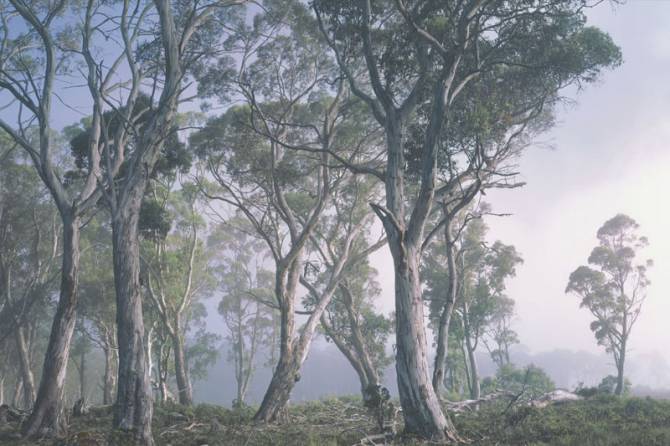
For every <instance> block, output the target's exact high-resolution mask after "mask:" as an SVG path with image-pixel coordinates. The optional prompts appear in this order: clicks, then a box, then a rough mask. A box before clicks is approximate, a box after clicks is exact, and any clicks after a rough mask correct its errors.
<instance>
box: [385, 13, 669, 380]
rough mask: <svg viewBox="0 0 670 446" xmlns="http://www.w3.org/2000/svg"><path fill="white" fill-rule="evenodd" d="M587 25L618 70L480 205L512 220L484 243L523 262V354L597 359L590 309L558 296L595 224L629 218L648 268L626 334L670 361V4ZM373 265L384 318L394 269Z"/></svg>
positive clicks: (514, 289) (598, 17)
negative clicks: (513, 181) (644, 290)
mask: <svg viewBox="0 0 670 446" xmlns="http://www.w3.org/2000/svg"><path fill="white" fill-rule="evenodd" d="M590 22H591V24H593V25H596V26H599V27H601V28H602V29H604V30H605V31H607V32H608V33H610V35H611V36H612V37H613V38H614V40H615V42H616V43H617V44H618V45H619V46H621V48H622V51H623V56H624V64H623V65H622V66H621V67H619V68H618V69H616V70H615V71H612V72H608V73H606V74H605V76H603V78H602V79H601V81H600V82H599V83H598V84H597V85H591V86H589V87H588V88H587V89H586V90H585V91H583V92H581V93H578V94H576V95H571V96H572V97H573V98H574V99H576V101H577V104H576V106H571V107H567V108H563V109H562V110H561V112H560V113H559V122H558V125H557V126H556V127H555V128H554V129H553V131H552V132H550V133H549V134H547V135H545V137H543V138H542V143H543V144H538V147H536V148H534V149H531V150H530V151H529V152H527V154H526V155H525V156H524V158H523V159H522V161H521V172H522V174H523V180H524V181H526V182H527V183H528V184H527V186H526V187H525V188H523V189H521V190H513V191H500V192H492V193H489V194H488V195H487V201H489V202H490V203H491V204H492V205H493V208H494V210H496V211H498V212H510V213H512V214H513V216H511V217H506V218H497V219H494V220H489V221H488V223H489V226H490V227H491V230H490V233H489V234H490V238H491V239H500V240H502V241H504V242H505V243H508V244H513V245H515V246H516V247H517V249H518V250H519V251H520V252H521V253H522V255H523V258H524V261H525V263H524V264H523V265H522V266H521V267H519V268H518V271H517V276H516V278H514V279H513V280H512V281H511V282H510V284H509V287H508V294H509V296H510V297H513V298H514V299H515V300H516V302H517V311H518V318H517V320H516V321H515V328H516V330H517V331H518V332H519V335H520V339H521V342H522V344H524V345H526V346H527V347H529V348H530V350H531V351H533V352H539V351H543V350H553V349H556V348H566V349H571V350H588V351H592V352H598V351H602V350H601V349H600V348H599V347H598V346H597V345H596V342H595V339H594V337H593V334H592V333H591V331H590V330H589V323H590V321H591V318H590V316H589V314H588V311H587V310H583V309H579V300H578V298H577V297H576V296H574V295H566V294H565V293H564V290H565V287H566V284H567V279H568V276H569V274H570V272H571V271H573V270H574V269H575V268H576V267H577V266H579V265H581V264H585V263H586V259H587V257H588V255H589V253H590V251H591V249H592V248H593V246H595V244H596V243H597V239H596V236H595V234H596V231H597V229H598V228H599V227H600V225H602V223H604V222H605V221H606V220H607V219H609V218H610V217H612V216H614V215H615V214H616V213H619V212H623V213H626V214H628V215H630V216H631V217H633V218H635V219H636V220H637V221H638V223H639V224H640V225H641V233H642V234H643V235H646V236H648V238H649V240H650V247H649V249H648V251H647V253H646V255H647V256H648V257H651V258H653V260H654V261H655V266H654V267H653V269H652V271H651V273H650V278H651V280H652V285H651V287H650V289H649V293H648V300H647V302H646V303H645V305H644V307H643V310H642V315H641V316H640V319H639V320H638V323H637V325H636V327H635V328H634V331H633V334H632V335H631V336H632V340H631V343H630V349H631V350H630V351H631V355H632V356H633V359H632V360H633V361H634V357H635V356H638V357H639V356H641V355H642V354H649V353H653V352H654V351H657V352H658V353H660V354H662V355H663V357H664V358H665V359H666V360H670V351H669V350H670V323H669V322H670V274H669V273H670V234H669V231H670V201H669V199H668V198H669V197H670V75H669V74H670V1H663V0H659V1H648V0H631V1H629V2H628V3H627V4H625V5H623V6H619V7H617V8H616V9H613V8H612V7H611V6H610V5H603V6H601V7H599V8H598V9H597V10H595V11H593V12H591V14H590ZM547 144H549V145H551V147H552V148H548V147H547ZM382 255H386V253H385V252H384V253H380V254H378V255H377V256H376V257H375V262H376V265H377V267H378V268H380V269H382V270H383V273H382V280H383V282H384V283H383V287H384V295H383V297H382V299H381V302H380V303H381V304H382V306H383V307H384V308H392V305H393V293H392V290H393V288H392V279H391V278H390V275H389V272H390V271H392V270H390V269H389V268H390V263H388V262H387V261H385V260H384V259H383V258H382ZM664 384H665V385H667V386H670V376H669V377H668V379H667V383H664Z"/></svg>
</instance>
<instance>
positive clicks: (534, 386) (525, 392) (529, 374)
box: [482, 364, 556, 401]
mask: <svg viewBox="0 0 670 446" xmlns="http://www.w3.org/2000/svg"><path fill="white" fill-rule="evenodd" d="M482 386H483V390H484V393H493V392H499V391H501V390H503V391H507V392H510V393H512V394H513V395H515V397H516V401H533V400H535V399H537V398H538V397H540V396H542V395H544V394H545V393H547V392H551V391H552V390H554V389H555V387H556V386H555V384H554V382H553V381H552V380H551V378H550V377H549V375H547V373H546V372H545V371H544V370H543V369H542V368H540V367H538V366H536V365H534V364H530V365H528V366H526V367H523V368H518V367H515V366H514V365H505V366H503V367H501V368H500V369H498V371H497V372H496V375H495V377H492V378H486V379H484V381H483V382H482Z"/></svg>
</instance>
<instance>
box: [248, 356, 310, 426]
mask: <svg viewBox="0 0 670 446" xmlns="http://www.w3.org/2000/svg"><path fill="white" fill-rule="evenodd" d="M293 356H294V355H293V351H292V350H291V354H288V355H280V357H279V363H278V364H277V367H276V368H275V371H274V373H273V375H272V380H271V381H270V385H269V386H268V389H267V391H266V392H265V396H264V397H263V402H262V403H261V406H260V408H259V409H258V412H256V415H255V416H254V420H255V421H261V422H265V423H271V422H274V421H277V420H278V419H279V416H280V415H281V414H282V412H283V411H284V410H285V409H286V407H287V406H288V401H289V398H290V397H291V391H292V390H293V387H294V386H295V383H296V382H298V381H299V380H300V373H299V372H300V362H296V361H294V360H293Z"/></svg>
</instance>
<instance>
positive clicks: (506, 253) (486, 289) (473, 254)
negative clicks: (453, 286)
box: [423, 214, 522, 399]
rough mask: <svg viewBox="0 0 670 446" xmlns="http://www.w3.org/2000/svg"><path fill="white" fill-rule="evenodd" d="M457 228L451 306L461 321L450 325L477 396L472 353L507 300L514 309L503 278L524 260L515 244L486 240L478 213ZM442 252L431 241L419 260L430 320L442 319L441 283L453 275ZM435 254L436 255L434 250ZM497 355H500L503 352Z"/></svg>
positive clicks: (471, 385) (486, 335)
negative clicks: (453, 296)
mask: <svg viewBox="0 0 670 446" xmlns="http://www.w3.org/2000/svg"><path fill="white" fill-rule="evenodd" d="M471 215H476V214H471ZM461 228H462V230H460V231H459V233H458V238H457V239H456V240H455V246H454V247H455V249H454V254H453V255H454V258H455V262H454V263H455V268H456V277H457V279H456V283H457V293H456V302H455V308H456V311H457V313H458V322H459V324H457V326H455V327H454V329H456V331H457V332H458V333H457V336H456V337H457V338H458V339H459V340H460V343H461V345H462V346H463V351H464V360H466V361H467V364H466V372H467V373H466V375H467V377H468V389H469V390H470V394H471V395H470V396H471V397H472V398H473V399H477V398H479V396H480V378H479V367H478V364H477V358H476V354H475V353H476V350H477V348H478V346H479V345H480V343H481V342H486V340H487V338H489V337H490V336H491V335H490V333H491V330H492V328H493V327H494V325H495V324H497V323H498V318H500V317H502V315H501V311H503V310H502V308H505V311H508V309H509V306H510V302H511V308H512V310H513V305H514V301H513V300H511V299H509V298H508V297H507V296H505V294H504V292H505V288H506V281H507V280H508V279H509V278H511V277H514V275H515V273H516V266H517V265H518V264H520V263H521V262H522V259H521V257H520V256H519V254H518V253H517V252H516V250H515V248H514V246H511V245H505V244H503V243H502V242H500V241H496V242H494V243H492V244H489V243H488V242H487V240H486V234H487V231H488V227H487V226H486V224H485V223H484V221H483V219H482V217H481V215H478V216H476V217H475V218H471V219H469V218H466V219H464V220H463V222H462V226H461ZM444 251H445V250H444V246H443V244H442V243H440V244H434V245H433V246H431V248H430V250H429V251H428V255H427V256H426V258H425V260H424V265H423V272H424V277H425V283H426V292H425V298H426V300H427V301H428V304H429V309H430V315H431V319H432V321H433V322H434V323H440V321H441V315H442V311H443V302H444V301H443V299H442V296H443V292H444V287H445V283H449V282H450V281H451V280H452V279H450V278H449V274H450V269H449V267H448V265H447V266H445V265H444V262H443V260H444V257H445V256H446V255H447V254H444ZM435 253H437V254H438V255H433V254H435ZM439 254H442V255H439ZM500 354H503V355H504V352H501V353H500Z"/></svg>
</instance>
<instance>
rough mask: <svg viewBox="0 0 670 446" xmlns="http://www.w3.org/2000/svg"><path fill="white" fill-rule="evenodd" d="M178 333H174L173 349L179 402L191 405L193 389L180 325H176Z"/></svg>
mask: <svg viewBox="0 0 670 446" xmlns="http://www.w3.org/2000/svg"><path fill="white" fill-rule="evenodd" d="M175 330H176V333H175V334H174V335H172V349H173V350H174V368H175V375H176V378H177V389H178V391H179V404H183V405H186V406H190V405H192V404H193V390H192V388H191V381H190V379H189V377H188V365H187V364H186V354H185V352H184V338H183V337H182V336H181V335H180V333H179V331H180V328H179V325H176V326H175Z"/></svg>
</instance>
